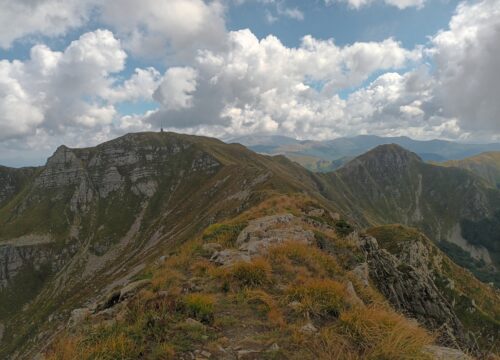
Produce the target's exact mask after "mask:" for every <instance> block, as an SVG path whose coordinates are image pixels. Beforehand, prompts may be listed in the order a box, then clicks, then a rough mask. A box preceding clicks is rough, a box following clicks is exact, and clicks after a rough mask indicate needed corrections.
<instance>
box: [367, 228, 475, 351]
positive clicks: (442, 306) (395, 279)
mask: <svg viewBox="0 0 500 360" xmlns="http://www.w3.org/2000/svg"><path fill="white" fill-rule="evenodd" d="M359 240H360V245H361V248H362V250H363V252H364V253H365V255H366V257H367V260H368V267H369V273H370V277H371V278H372V280H373V281H374V283H375V285H376V286H377V287H378V289H379V290H380V291H381V292H382V294H384V296H385V297H386V298H387V299H388V300H389V302H390V303H391V304H392V305H393V306H394V307H395V308H396V309H398V310H399V311H402V312H404V313H405V314H407V315H409V316H411V317H414V318H415V319H417V320H418V321H419V323H421V324H424V325H425V326H426V327H427V328H430V329H432V330H434V331H437V332H438V334H439V338H438V341H439V342H440V344H441V345H443V346H450V347H454V348H457V349H462V348H463V349H467V350H470V351H473V352H474V351H477V347H476V345H475V342H474V341H472V340H470V339H469V338H468V336H467V335H466V333H465V330H464V327H463V325H462V323H461V322H460V320H459V319H458V317H457V315H456V314H455V312H454V311H453V308H452V307H451V305H450V304H449V303H448V302H447V301H446V299H445V298H444V297H443V295H441V293H440V292H439V290H438V288H437V286H436V285H435V284H434V281H433V279H432V278H431V276H430V275H429V269H428V268H427V265H426V264H427V263H428V252H427V251H424V250H423V249H421V248H420V247H419V246H408V247H407V251H408V252H414V254H412V255H410V254H406V252H405V251H403V253H402V254H401V255H400V257H396V256H395V255H392V254H391V253H389V252H388V251H386V250H385V249H380V248H379V246H378V243H377V240H376V239H375V238H373V237H370V236H362V237H360V239H359ZM413 265H414V266H413Z"/></svg>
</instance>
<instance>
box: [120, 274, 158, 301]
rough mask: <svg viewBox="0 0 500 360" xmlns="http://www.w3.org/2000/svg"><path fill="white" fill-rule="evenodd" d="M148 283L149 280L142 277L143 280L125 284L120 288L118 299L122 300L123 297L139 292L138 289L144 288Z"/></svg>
mask: <svg viewBox="0 0 500 360" xmlns="http://www.w3.org/2000/svg"><path fill="white" fill-rule="evenodd" d="M149 284H151V280H148V279H144V280H138V281H134V282H132V283H130V284H128V285H126V286H125V287H124V288H122V289H121V290H120V298H119V301H123V300H125V299H128V298H130V297H132V296H134V295H135V294H136V293H137V292H139V290H141V289H143V288H145V287H146V286H148V285H149Z"/></svg>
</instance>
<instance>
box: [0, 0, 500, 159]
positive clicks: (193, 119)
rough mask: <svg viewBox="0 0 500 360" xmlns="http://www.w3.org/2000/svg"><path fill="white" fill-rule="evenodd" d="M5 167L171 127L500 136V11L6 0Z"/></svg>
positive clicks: (488, 0) (0, 54)
mask: <svg viewBox="0 0 500 360" xmlns="http://www.w3.org/2000/svg"><path fill="white" fill-rule="evenodd" d="M0 23H1V24H2V29H1V30H0V164H2V165H7V166H16V167H17V166H28V165H40V164H43V163H45V161H46V158H47V157H48V156H50V154H52V153H53V151H54V150H55V149H56V148H57V147H58V146H59V145H61V144H65V145H67V146H70V147H83V146H93V145H96V144H98V143H101V142H103V141H106V140H109V139H112V138H115V137H117V136H120V135H122V134H125V133H128V132H137V131H158V129H159V128H160V126H161V125H163V127H164V128H165V129H166V130H170V131H176V132H182V133H192V134H200V135H208V136H215V137H219V138H221V139H224V140H227V139H231V138H236V137H240V136H245V135H250V134H269V135H271V134H280V135H286V136H291V137H295V138H299V139H316V140H322V139H332V138H336V137H340V136H355V135H360V134H373V135H380V136H402V135H404V136H409V137H412V138H415V139H422V140H423V139H434V138H439V139H448V140H455V141H463V142H496V141H500V71H499V65H500V0H479V1H464V2H458V1H452V0H301V1H299V0H212V1H209V0H141V1H136V0H120V1H117V0H64V1H63V0H0Z"/></svg>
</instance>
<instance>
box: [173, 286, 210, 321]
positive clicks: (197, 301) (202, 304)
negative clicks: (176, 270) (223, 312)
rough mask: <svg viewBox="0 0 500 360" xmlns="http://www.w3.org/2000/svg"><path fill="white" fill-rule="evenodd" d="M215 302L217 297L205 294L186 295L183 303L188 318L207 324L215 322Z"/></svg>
mask: <svg viewBox="0 0 500 360" xmlns="http://www.w3.org/2000/svg"><path fill="white" fill-rule="evenodd" d="M215 302H216V299H215V296H213V295H211V294H204V293H192V294H187V295H184V297H183V298H182V301H181V303H182V306H183V310H184V313H185V314H186V315H187V316H189V317H193V318H195V319H197V320H199V321H202V322H206V323H210V322H212V321H213V318H214V306H215Z"/></svg>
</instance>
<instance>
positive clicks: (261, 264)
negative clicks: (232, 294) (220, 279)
mask: <svg viewBox="0 0 500 360" xmlns="http://www.w3.org/2000/svg"><path fill="white" fill-rule="evenodd" d="M225 270H226V276H227V277H228V278H229V279H230V281H231V282H233V283H236V284H237V285H239V286H241V287H244V288H246V287H257V286H262V285H265V284H269V283H270V282H271V272H272V268H271V265H270V264H269V262H268V261H267V260H265V259H263V258H257V259H254V260H252V261H251V262H245V261H240V262H237V263H235V264H233V265H232V266H231V267H229V268H227V269H225Z"/></svg>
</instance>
